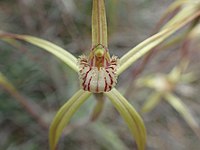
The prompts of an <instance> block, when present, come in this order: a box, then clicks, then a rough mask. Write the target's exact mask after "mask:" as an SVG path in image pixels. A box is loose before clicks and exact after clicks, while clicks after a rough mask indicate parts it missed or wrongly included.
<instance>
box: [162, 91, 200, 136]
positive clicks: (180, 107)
mask: <svg viewBox="0 0 200 150" xmlns="http://www.w3.org/2000/svg"><path fill="white" fill-rule="evenodd" d="M165 98H166V100H167V101H168V102H169V104H170V105H171V106H172V107H173V108H174V109H175V110H176V111H177V112H178V113H179V114H180V115H181V116H182V117H183V118H184V119H185V121H186V122H187V123H188V125H189V126H190V127H191V128H192V130H193V131H194V132H195V133H196V134H197V135H198V136H199V137H200V133H199V125H198V123H197V121H196V120H195V118H194V117H193V115H192V114H191V112H190V110H189V108H188V107H187V106H186V105H185V104H184V103H183V102H182V101H181V100H180V99H179V98H178V97H176V96H175V95H173V94H171V93H166V94H165Z"/></svg>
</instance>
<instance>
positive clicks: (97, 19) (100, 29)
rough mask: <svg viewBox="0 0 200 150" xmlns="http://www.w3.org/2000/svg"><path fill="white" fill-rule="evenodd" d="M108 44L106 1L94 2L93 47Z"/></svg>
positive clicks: (94, 0)
mask: <svg viewBox="0 0 200 150" xmlns="http://www.w3.org/2000/svg"><path fill="white" fill-rule="evenodd" d="M98 44H102V45H104V46H105V47H108V43H107V22H106V12H105V4H104V0H93V9H92V47H94V46H96V45H98Z"/></svg>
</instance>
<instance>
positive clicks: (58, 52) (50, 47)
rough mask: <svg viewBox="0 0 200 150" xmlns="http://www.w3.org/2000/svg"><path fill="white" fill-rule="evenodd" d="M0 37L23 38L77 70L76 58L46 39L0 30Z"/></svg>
mask: <svg viewBox="0 0 200 150" xmlns="http://www.w3.org/2000/svg"><path fill="white" fill-rule="evenodd" d="M0 38H7V39H18V40H23V41H26V42H28V43H31V44H33V45H35V46H38V47H40V48H42V49H44V50H46V51H48V52H49V53H51V54H53V55H54V56H56V57H58V58H59V59H60V60H62V61H63V62H64V63H66V64H67V65H68V66H69V67H71V68H72V69H73V70H74V71H76V72H78V70H79V69H78V66H77V59H76V57H74V56H73V55H72V54H70V53H69V52H67V51H66V50H64V49H63V48H61V47H59V46H57V45H55V44H53V43H52V42H49V41H47V40H43V39H40V38H37V37H34V36H28V35H18V34H9V33H2V32H0Z"/></svg>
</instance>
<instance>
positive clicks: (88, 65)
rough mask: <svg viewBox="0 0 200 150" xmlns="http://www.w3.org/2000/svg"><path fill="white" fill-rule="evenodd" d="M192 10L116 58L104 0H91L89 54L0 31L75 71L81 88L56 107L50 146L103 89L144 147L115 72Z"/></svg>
mask: <svg viewBox="0 0 200 150" xmlns="http://www.w3.org/2000/svg"><path fill="white" fill-rule="evenodd" d="M192 10H193V11H191V10H190V11H188V12H187V14H189V15H188V16H186V17H185V18H181V19H180V20H177V19H175V20H176V21H175V22H173V23H171V24H170V25H169V26H167V27H165V28H163V29H162V30H161V31H160V32H158V33H157V34H155V35H153V36H151V37H150V38H148V39H146V40H145V41H143V42H141V43H140V44H138V45H137V46H136V47H134V48H133V49H131V50H130V51H129V52H128V53H126V54H125V55H124V56H122V57H121V58H120V59H119V58H118V57H116V56H112V57H110V54H109V50H108V44H107V23H106V13H105V4H104V0H93V9H92V48H91V51H90V54H89V56H85V55H82V56H80V57H79V58H78V59H77V58H76V57H75V56H73V55H72V54H70V53H69V52H67V51H66V50H64V49H62V48H61V47H59V46H57V45H55V44H53V43H51V42H48V41H46V40H43V39H40V38H37V37H33V36H28V35H16V34H8V33H1V34H0V37H1V38H2V39H3V40H5V41H7V42H9V43H11V44H12V42H11V41H9V40H8V38H9V39H18V40H22V41H26V42H29V43H31V44H34V45H36V46H38V47H40V48H42V49H44V50H46V51H48V52H50V53H52V54H53V55H55V56H56V57H58V58H59V59H61V60H62V61H63V62H64V63H66V64H67V65H68V66H69V67H71V68H72V69H73V70H74V71H76V72H77V73H78V74H79V79H80V87H81V89H80V90H79V91H78V92H76V93H75V94H74V95H73V96H72V97H71V98H70V99H69V100H68V101H67V102H66V103H65V104H64V105H63V106H62V107H61V108H60V110H59V111H58V112H57V114H56V116H55V118H54V119H53V121H52V123H51V126H50V132H49V143H50V149H51V150H55V149H56V147H57V143H58V140H59V138H60V136H61V134H62V132H63V129H64V128H65V127H66V125H67V124H68V123H69V121H70V118H71V117H72V115H73V114H74V113H75V112H76V111H77V109H78V108H79V107H80V106H81V105H82V104H83V103H84V102H85V101H86V100H87V99H88V97H89V96H91V94H92V93H96V94H102V93H103V95H105V96H107V97H108V98H109V99H110V100H111V102H112V104H113V105H114V106H115V108H116V109H117V110H118V111H119V113H120V115H121V116H122V117H123V118H124V120H125V122H126V123H127V125H128V127H129V129H130V131H131V134H132V135H133V137H134V138H135V141H136V144H137V147H138V149H139V150H144V149H145V143H146V129H145V127H144V123H143V121H142V119H141V117H140V116H139V114H138V113H137V112H136V110H135V109H134V108H133V107H132V105H131V104H130V103H129V102H128V101H127V100H126V99H125V98H124V97H123V95H122V94H121V93H120V92H119V91H118V90H116V89H115V88H114V86H115V85H116V83H117V76H118V75H120V74H121V73H122V72H123V71H125V70H126V69H127V68H128V67H129V66H131V65H132V64H133V63H134V62H135V61H136V60H138V59H139V58H141V57H142V56H143V55H145V54H146V53H147V52H149V51H150V50H151V49H152V48H154V47H155V46H157V45H158V44H160V43H161V42H163V41H164V40H166V39H167V38H168V37H169V36H171V35H172V34H174V33H175V32H176V31H178V30H179V29H181V28H182V27H183V26H185V25H186V24H187V23H189V22H191V21H192V20H194V19H195V18H197V17H198V16H199V15H200V12H199V11H198V9H197V6H196V5H193V9H192ZM98 105H101V103H98V102H97V107H96V108H98V109H99V107H100V106H98ZM94 112H95V111H94Z"/></svg>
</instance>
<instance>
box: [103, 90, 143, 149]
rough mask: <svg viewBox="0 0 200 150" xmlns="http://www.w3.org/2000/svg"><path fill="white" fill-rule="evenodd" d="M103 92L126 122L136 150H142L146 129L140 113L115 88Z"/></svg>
mask: <svg viewBox="0 0 200 150" xmlns="http://www.w3.org/2000/svg"><path fill="white" fill-rule="evenodd" d="M104 94H105V95H106V96H108V98H109V99H110V100H111V102H112V103H113V105H114V106H115V107H116V109H117V110H118V111H119V113H120V114H121V116H122V117H123V119H124V120H125V122H126V123H127V125H128V127H129V129H130V131H131V133H132V135H133V137H134V138H135V141H136V144H137V147H138V150H144V149H145V145H146V129H145V126H144V123H143V121H142V119H141V117H140V115H139V114H138V113H137V112H136V110H135V109H134V108H133V107H132V105H130V104H129V103H128V101H127V100H126V99H125V98H124V97H123V96H122V95H121V94H120V93H119V92H118V91H117V90H116V89H113V90H111V91H110V92H108V93H104Z"/></svg>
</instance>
